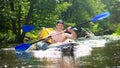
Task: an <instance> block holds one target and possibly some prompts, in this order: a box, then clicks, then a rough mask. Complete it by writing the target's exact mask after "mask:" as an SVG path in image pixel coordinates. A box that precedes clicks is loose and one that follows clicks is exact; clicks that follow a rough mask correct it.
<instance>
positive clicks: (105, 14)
mask: <svg viewBox="0 0 120 68" xmlns="http://www.w3.org/2000/svg"><path fill="white" fill-rule="evenodd" d="M108 16H110V13H109V12H103V13H100V14H98V15H96V16H95V17H94V18H92V19H91V20H90V22H95V21H97V20H101V19H104V18H107V17H108Z"/></svg>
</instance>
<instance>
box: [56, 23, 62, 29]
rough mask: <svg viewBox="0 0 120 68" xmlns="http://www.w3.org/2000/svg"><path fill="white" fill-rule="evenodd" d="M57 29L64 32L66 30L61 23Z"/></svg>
mask: <svg viewBox="0 0 120 68" xmlns="http://www.w3.org/2000/svg"><path fill="white" fill-rule="evenodd" d="M56 27H57V29H58V30H63V29H64V25H63V24H61V23H58V24H57V25H56Z"/></svg>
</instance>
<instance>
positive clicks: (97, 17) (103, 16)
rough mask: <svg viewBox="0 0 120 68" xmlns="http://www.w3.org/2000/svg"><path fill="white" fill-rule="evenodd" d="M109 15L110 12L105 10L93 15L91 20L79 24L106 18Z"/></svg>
mask: <svg viewBox="0 0 120 68" xmlns="http://www.w3.org/2000/svg"><path fill="white" fill-rule="evenodd" d="M109 16H110V13H109V12H108V11H107V12H102V13H100V14H98V15H96V16H95V17H93V18H92V19H91V20H89V21H87V22H84V23H81V24H85V23H88V22H96V21H98V20H102V19H104V18H107V17H109ZM81 24H80V25H81Z"/></svg>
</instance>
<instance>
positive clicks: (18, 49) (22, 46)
mask: <svg viewBox="0 0 120 68" xmlns="http://www.w3.org/2000/svg"><path fill="white" fill-rule="evenodd" d="M29 47H30V44H20V45H18V46H16V47H15V51H16V52H24V51H26V50H27V49H28V48H29Z"/></svg>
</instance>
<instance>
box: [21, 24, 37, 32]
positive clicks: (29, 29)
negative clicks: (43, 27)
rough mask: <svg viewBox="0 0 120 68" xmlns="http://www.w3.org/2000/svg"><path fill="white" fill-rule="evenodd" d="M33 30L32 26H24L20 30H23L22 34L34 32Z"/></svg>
mask: <svg viewBox="0 0 120 68" xmlns="http://www.w3.org/2000/svg"><path fill="white" fill-rule="evenodd" d="M34 29H35V28H34V26H32V25H24V26H23V27H22V30H23V32H30V31H32V30H34Z"/></svg>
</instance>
